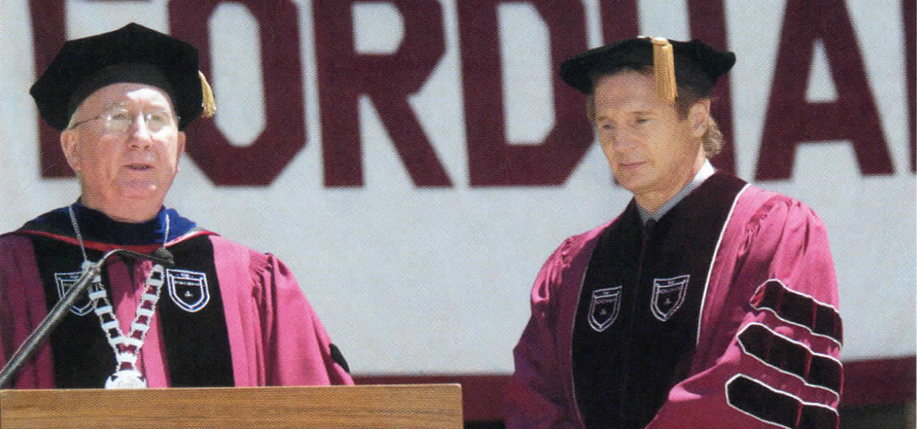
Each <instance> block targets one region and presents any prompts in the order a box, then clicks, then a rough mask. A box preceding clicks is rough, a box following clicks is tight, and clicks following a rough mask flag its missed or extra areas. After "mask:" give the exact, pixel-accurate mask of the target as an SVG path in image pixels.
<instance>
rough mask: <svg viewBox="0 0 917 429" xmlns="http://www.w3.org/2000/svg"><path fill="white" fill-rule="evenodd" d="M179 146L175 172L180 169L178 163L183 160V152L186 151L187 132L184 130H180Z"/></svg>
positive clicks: (176, 152)
mask: <svg viewBox="0 0 917 429" xmlns="http://www.w3.org/2000/svg"><path fill="white" fill-rule="evenodd" d="M177 146H178V148H177V149H176V151H175V172H176V173H178V172H179V171H180V168H179V166H178V164H179V162H180V161H181V156H182V154H183V153H185V132H184V131H179V132H178V141H177Z"/></svg>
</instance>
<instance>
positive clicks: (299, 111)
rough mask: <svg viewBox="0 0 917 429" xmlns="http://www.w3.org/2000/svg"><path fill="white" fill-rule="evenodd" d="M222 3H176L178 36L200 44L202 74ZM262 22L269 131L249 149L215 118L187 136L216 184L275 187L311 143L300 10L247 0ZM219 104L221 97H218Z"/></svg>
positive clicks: (275, 1) (172, 16)
mask: <svg viewBox="0 0 917 429" xmlns="http://www.w3.org/2000/svg"><path fill="white" fill-rule="evenodd" d="M221 3H224V1H221V0H173V1H172V2H170V3H169V20H170V22H171V28H172V35H174V36H175V37H178V38H180V39H182V40H186V41H188V42H189V43H191V44H193V45H195V46H197V48H198V50H199V52H200V67H201V71H203V72H204V75H206V76H213V75H212V73H210V70H211V67H210V58H211V56H210V38H209V32H208V26H207V22H208V20H209V18H210V16H211V15H212V14H213V11H214V9H216V7H217V6H219V5H220V4H221ZM226 3H242V4H244V5H245V6H246V7H247V8H248V10H249V12H251V14H252V15H253V16H254V18H255V19H256V20H257V22H258V27H259V29H258V35H259V37H260V39H261V56H262V57H261V67H262V75H263V76H264V98H265V102H264V113H265V119H266V121H265V127H264V131H263V132H262V133H261V135H260V136H258V138H257V139H255V141H254V142H252V143H251V144H250V145H248V146H245V147H236V146H233V145H232V144H230V142H229V141H228V140H227V139H226V137H225V136H224V135H223V133H222V132H221V131H220V130H219V128H217V126H216V123H215V122H214V121H212V120H198V121H195V122H194V123H192V124H191V125H190V126H189V127H188V128H186V129H185V132H186V133H187V134H188V144H187V145H186V148H187V151H188V154H189V155H190V156H191V158H192V159H194V161H195V162H196V163H197V165H198V166H199V167H200V168H201V170H202V171H203V172H204V174H206V175H207V177H209V178H210V180H212V181H213V183H215V184H216V185H247V186H266V185H269V184H270V183H271V182H273V181H274V179H275V178H276V177H277V175H278V174H280V172H281V171H282V170H283V169H284V168H285V167H286V166H287V165H288V164H289V163H290V161H292V159H293V157H294V156H295V155H296V153H297V152H299V151H300V150H301V149H302V148H303V147H304V146H305V145H306V124H305V101H304V96H303V85H302V63H301V61H300V55H299V52H300V49H299V21H298V20H297V19H296V17H297V14H298V11H297V10H296V6H295V5H294V4H293V3H292V2H290V1H288V0H270V1H262V0H242V1H233V2H229V1H226ZM216 96H217V101H219V94H216Z"/></svg>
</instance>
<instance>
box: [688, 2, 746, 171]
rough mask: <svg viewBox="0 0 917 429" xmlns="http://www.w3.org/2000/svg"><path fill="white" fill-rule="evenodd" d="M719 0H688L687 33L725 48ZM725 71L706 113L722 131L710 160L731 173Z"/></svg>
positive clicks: (732, 161)
mask: <svg viewBox="0 0 917 429" xmlns="http://www.w3.org/2000/svg"><path fill="white" fill-rule="evenodd" d="M723 3H724V2H723V0H690V1H688V15H689V17H690V19H689V22H690V25H691V37H695V38H698V39H701V40H703V41H704V42H706V43H707V44H709V45H710V46H713V47H716V48H717V49H720V50H728V46H727V40H726V10H725V7H724V6H723ZM729 76H730V75H729V74H727V75H726V76H723V77H722V78H720V79H719V80H717V82H716V86H715V87H714V88H713V93H712V94H711V96H712V97H713V100H714V102H713V103H712V105H711V111H710V114H711V115H712V116H713V117H714V119H716V123H717V125H718V126H719V128H720V131H721V132H722V133H723V141H724V142H726V144H724V145H723V151H722V152H720V154H719V155H717V156H716V157H715V158H713V160H712V162H713V165H715V166H716V168H719V169H721V170H724V171H728V172H730V173H735V170H736V161H735V144H733V143H732V142H733V141H734V140H733V139H732V96H731V92H730V91H729V82H730V80H731V79H730V78H729Z"/></svg>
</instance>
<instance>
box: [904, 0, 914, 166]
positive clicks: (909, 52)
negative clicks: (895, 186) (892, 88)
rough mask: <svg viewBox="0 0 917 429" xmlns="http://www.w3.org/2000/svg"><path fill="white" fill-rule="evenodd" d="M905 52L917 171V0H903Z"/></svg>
mask: <svg viewBox="0 0 917 429" xmlns="http://www.w3.org/2000/svg"><path fill="white" fill-rule="evenodd" d="M901 4H902V9H903V11H902V14H901V16H903V17H904V38H905V43H904V46H905V49H906V53H905V54H904V59H905V64H907V65H906V66H905V67H906V68H907V106H908V108H907V110H908V118H909V121H908V123H909V125H910V126H909V127H908V135H909V137H910V140H911V172H912V173H914V172H917V88H915V86H917V54H915V51H917V2H915V1H914V0H903V1H902V2H901Z"/></svg>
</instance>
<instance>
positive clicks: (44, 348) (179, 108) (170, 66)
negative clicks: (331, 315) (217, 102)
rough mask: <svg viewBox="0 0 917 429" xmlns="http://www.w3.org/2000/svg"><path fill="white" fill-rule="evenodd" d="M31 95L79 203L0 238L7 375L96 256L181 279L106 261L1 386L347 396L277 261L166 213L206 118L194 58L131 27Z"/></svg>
mask: <svg viewBox="0 0 917 429" xmlns="http://www.w3.org/2000/svg"><path fill="white" fill-rule="evenodd" d="M31 94H32V96H33V97H34V98H35V101H36V103H37V105H38V110H39V112H40V114H41V117H42V118H43V119H44V120H45V122H47V123H48V124H49V125H51V126H52V127H54V128H56V129H59V130H61V137H60V141H61V148H62V149H63V151H64V154H65V155H66V159H67V162H68V163H69V164H70V166H71V167H72V168H73V170H74V171H75V172H76V174H77V177H78V178H79V183H80V187H81V191H82V194H81V195H80V197H79V199H77V201H76V202H74V203H73V204H71V205H69V206H67V207H63V208H59V209H57V210H53V211H50V212H48V213H45V214H43V215H41V216H39V217H37V218H35V219H33V220H31V221H29V222H27V223H26V224H25V225H24V226H23V227H22V228H20V229H19V230H16V231H13V232H11V233H8V234H5V235H2V236H0V365H4V364H5V363H6V362H7V361H8V360H9V359H10V357H11V355H12V354H13V353H14V351H15V350H16V349H17V347H18V346H19V345H20V344H21V343H23V341H24V340H25V339H26V337H27V336H28V335H29V333H30V332H32V330H34V329H35V327H36V326H38V325H39V324H40V323H41V321H42V319H43V318H44V317H45V315H46V314H47V312H48V311H49V309H51V308H52V307H53V306H54V304H55V303H57V302H58V301H59V300H60V299H61V297H62V296H63V295H64V294H65V293H66V292H67V290H69V288H70V287H72V286H73V284H74V283H75V281H76V279H77V278H78V277H80V274H81V273H82V272H83V270H85V269H86V268H87V267H89V266H92V264H94V263H95V262H96V261H98V260H99V259H100V258H101V257H102V255H103V254H104V253H105V252H108V251H110V250H113V249H127V250H132V251H136V252H140V253H144V254H150V253H153V252H159V254H160V255H163V254H166V255H168V254H171V258H172V259H173V260H174V266H171V267H166V266H164V265H163V264H161V263H158V262H157V263H154V262H151V261H148V260H144V259H135V258H132V257H128V256H123V255H116V256H112V257H110V258H109V259H107V261H106V263H105V264H104V266H103V267H102V270H101V275H100V276H97V277H96V278H95V279H94V280H93V281H92V283H91V284H90V286H89V289H88V292H89V293H88V294H86V295H84V296H83V297H82V298H80V299H79V300H78V301H77V302H76V304H74V305H73V306H72V307H70V308H69V312H68V314H67V315H66V316H65V317H64V319H63V321H62V322H61V324H60V325H59V326H58V327H57V328H56V329H55V330H54V331H53V333H52V334H51V335H50V337H49V339H48V340H47V341H46V342H44V343H43V345H41V346H40V348H39V349H38V350H37V351H36V353H35V355H34V356H33V358H32V359H31V360H29V361H28V362H27V363H26V364H25V365H24V366H23V367H22V369H21V371H19V373H18V374H17V376H16V377H15V378H14V379H13V382H12V383H11V385H10V386H5V387H13V388H101V387H103V386H104V387H110V388H117V387H147V386H148V387H169V386H173V387H190V386H265V385H327V384H353V381H352V379H351V377H350V375H349V373H348V369H347V364H346V363H345V361H344V359H343V357H342V355H341V353H340V352H339V351H338V350H337V348H336V347H335V346H334V345H333V344H331V342H330V339H329V337H328V334H327V333H326V332H325V329H324V328H323V327H322V324H321V322H320V321H319V319H318V316H316V314H315V312H314V311H313V310H312V307H311V306H310V305H309V303H308V301H307V300H306V298H305V296H304V295H303V292H302V290H301V289H300V287H299V285H298V284H297V282H296V279H295V278H294V277H293V274H292V273H291V272H290V270H289V269H288V268H287V267H286V266H285V265H284V264H283V263H282V262H281V261H280V260H279V259H277V258H276V257H275V256H273V255H271V254H265V253H259V252H256V251H254V250H251V249H249V248H247V247H244V246H242V245H239V244H237V243H234V242H231V241H229V240H226V239H224V238H222V237H220V236H219V235H217V234H215V233H214V232H211V231H208V230H206V229H202V228H200V227H198V226H196V224H195V222H194V221H192V220H190V219H187V218H184V217H182V216H181V215H179V214H178V212H176V211H175V210H174V209H167V208H165V207H163V200H164V198H165V196H166V193H167V192H168V190H169V187H170V186H171V185H172V180H173V179H174V177H175V174H176V173H177V172H178V163H179V158H180V157H181V154H182V152H183V151H184V147H185V133H184V132H183V131H182V130H184V129H185V127H187V126H188V124H190V123H191V122H192V121H193V120H195V119H196V118H197V117H198V116H200V115H201V113H202V112H204V113H205V114H206V115H208V116H209V115H212V113H213V110H214V107H215V106H214V103H213V98H212V94H211V93H210V87H209V85H207V83H206V80H205V79H204V77H203V74H201V73H200V72H199V71H198V55H197V50H196V49H195V48H194V47H193V46H192V45H190V44H188V43H185V42H183V41H181V40H178V39H175V38H172V37H170V36H168V35H165V34H162V33H159V32H156V31H153V30H150V29H148V28H145V27H143V26H140V25H137V24H129V25H127V26H125V27H123V28H121V29H119V30H116V31H113V32H110V33H104V34H100V35H96V36H92V37H87V38H83V39H78V40H72V41H69V42H67V43H65V44H64V45H63V47H62V48H61V51H60V52H59V53H58V55H57V57H56V58H55V59H54V60H53V62H52V63H51V65H50V66H49V67H48V69H47V70H46V71H45V72H44V73H43V74H42V75H41V77H40V78H39V79H38V81H37V82H36V83H35V84H34V85H33V86H32V89H31ZM189 144H193V143H189ZM163 249H164V250H163Z"/></svg>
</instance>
